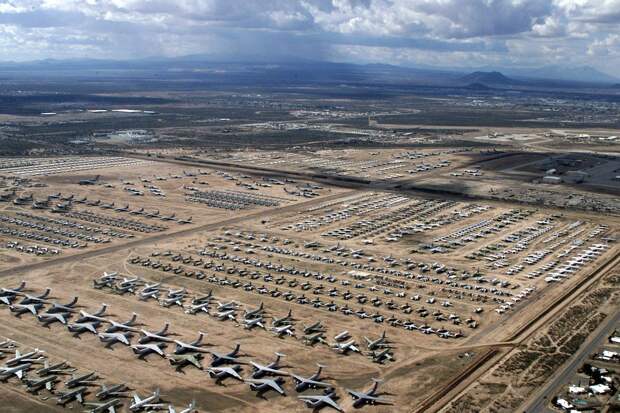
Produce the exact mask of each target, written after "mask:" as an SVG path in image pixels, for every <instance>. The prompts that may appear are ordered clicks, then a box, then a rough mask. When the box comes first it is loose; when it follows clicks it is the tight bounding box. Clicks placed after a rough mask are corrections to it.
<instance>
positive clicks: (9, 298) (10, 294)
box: [0, 281, 26, 305]
mask: <svg viewBox="0 0 620 413" xmlns="http://www.w3.org/2000/svg"><path fill="white" fill-rule="evenodd" d="M25 288H26V281H22V282H21V284H20V285H19V286H17V287H16V288H1V289H0V302H1V303H3V304H6V305H11V303H12V302H13V300H14V299H15V298H16V297H17V296H18V295H20V294H22V291H23V290H24V289H25Z"/></svg>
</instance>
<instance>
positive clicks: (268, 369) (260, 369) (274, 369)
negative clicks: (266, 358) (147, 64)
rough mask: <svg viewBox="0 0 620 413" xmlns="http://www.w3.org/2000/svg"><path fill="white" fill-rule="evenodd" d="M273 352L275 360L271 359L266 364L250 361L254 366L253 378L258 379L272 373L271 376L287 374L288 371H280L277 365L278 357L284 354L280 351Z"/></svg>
mask: <svg viewBox="0 0 620 413" xmlns="http://www.w3.org/2000/svg"><path fill="white" fill-rule="evenodd" d="M275 354H276V359H275V361H272V362H271V363H269V364H268V365H266V366H264V365H262V364H259V363H255V362H253V361H251V362H250V364H251V365H252V366H253V367H254V372H253V373H252V378H253V379H259V378H261V377H263V376H266V375H273V376H282V375H288V373H286V372H283V371H280V366H279V363H280V358H282V357H284V354H281V353H275Z"/></svg>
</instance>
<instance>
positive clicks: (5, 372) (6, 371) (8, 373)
mask: <svg viewBox="0 0 620 413" xmlns="http://www.w3.org/2000/svg"><path fill="white" fill-rule="evenodd" d="M31 366H32V363H31V362H28V363H21V364H16V365H14V366H10V367H9V366H5V367H0V381H6V380H8V379H9V378H10V377H12V376H13V375H15V376H17V378H18V379H20V380H21V379H23V378H24V372H25V371H27V370H28V369H30V367H31Z"/></svg>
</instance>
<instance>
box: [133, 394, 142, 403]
mask: <svg viewBox="0 0 620 413" xmlns="http://www.w3.org/2000/svg"><path fill="white" fill-rule="evenodd" d="M133 401H134V403H140V402H141V401H142V399H140V396H138V395H137V394H134V395H133Z"/></svg>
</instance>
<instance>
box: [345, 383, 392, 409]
mask: <svg viewBox="0 0 620 413" xmlns="http://www.w3.org/2000/svg"><path fill="white" fill-rule="evenodd" d="M372 381H373V382H374V383H373V385H372V388H371V389H370V390H369V391H367V392H365V393H364V392H359V391H355V390H350V389H347V393H349V394H350V395H351V397H352V398H353V400H354V401H353V407H355V408H359V407H362V406H363V405H365V404H370V405H374V404H390V405H391V404H394V403H393V402H392V401H390V400H387V399H384V398H382V397H380V396H378V395H377V388H378V387H379V383H381V380H379V379H372Z"/></svg>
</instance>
